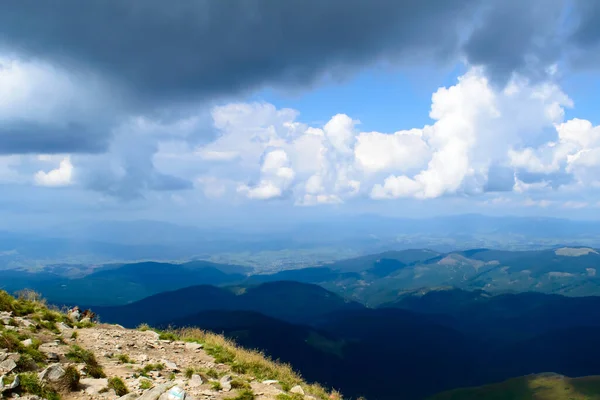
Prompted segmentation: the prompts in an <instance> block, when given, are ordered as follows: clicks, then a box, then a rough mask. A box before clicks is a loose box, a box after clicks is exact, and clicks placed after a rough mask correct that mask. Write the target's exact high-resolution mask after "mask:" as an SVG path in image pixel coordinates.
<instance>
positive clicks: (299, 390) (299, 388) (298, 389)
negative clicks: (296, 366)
mask: <svg viewBox="0 0 600 400" xmlns="http://www.w3.org/2000/svg"><path fill="white" fill-rule="evenodd" d="M290 393H296V394H301V395H303V396H304V389H302V386H300V385H296V386H294V387H293V388H291V389H290Z"/></svg>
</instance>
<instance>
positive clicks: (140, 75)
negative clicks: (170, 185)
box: [0, 0, 478, 97]
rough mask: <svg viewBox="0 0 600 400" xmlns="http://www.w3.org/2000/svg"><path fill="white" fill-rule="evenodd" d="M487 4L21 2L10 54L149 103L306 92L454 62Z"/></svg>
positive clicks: (1, 16)
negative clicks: (87, 73) (403, 68)
mask: <svg viewBox="0 0 600 400" xmlns="http://www.w3.org/2000/svg"><path fill="white" fill-rule="evenodd" d="M477 2H478V0H452V1H450V0H429V1H422V0H404V1H390V0H369V1H364V0H345V1H341V0H318V1H317V0H285V1H272V0H244V1H232V0H198V1H176V2H168V1H164V0H145V1H116V0H88V1H79V0H61V1H56V2H46V1H43V2H40V1H33V0H19V1H7V2H3V3H2V5H1V6H0V27H1V28H0V29H1V32H2V34H1V35H0V45H2V46H4V47H6V48H8V49H10V50H13V51H15V52H17V53H22V54H24V55H26V56H31V57H40V58H43V59H49V60H53V61H54V62H59V63H60V64H61V65H71V66H74V67H84V68H90V69H93V70H96V71H98V72H101V73H103V74H104V75H105V76H107V77H111V78H113V79H115V81H116V82H117V83H119V84H121V85H127V86H130V87H131V88H132V89H133V90H134V91H136V92H138V93H140V94H144V95H147V96H171V95H176V96H183V97H185V96H186V95H190V96H194V95H206V96H208V95H215V94H222V93H225V94H230V93H235V92H239V91H241V90H245V89H249V88H255V87H257V86H259V85H261V84H264V83H283V84H298V85H303V84H307V83H310V82H311V81H312V80H314V79H315V78H317V77H318V76H319V75H320V74H321V73H322V72H323V71H324V70H326V69H327V68H328V67H333V66H339V65H344V66H348V67H352V66H359V65H364V64H369V63H372V62H374V61H376V60H377V59H379V58H380V57H389V58H395V59H398V58H399V57H407V56H412V55H415V56H417V55H424V56H427V57H434V58H437V57H442V58H443V57H448V56H453V55H455V53H456V50H457V48H458V45H459V38H458V33H459V30H460V26H463V25H464V24H465V23H466V21H467V18H468V17H469V16H470V15H471V12H472V9H473V8H474V7H473V6H474V5H476V4H477Z"/></svg>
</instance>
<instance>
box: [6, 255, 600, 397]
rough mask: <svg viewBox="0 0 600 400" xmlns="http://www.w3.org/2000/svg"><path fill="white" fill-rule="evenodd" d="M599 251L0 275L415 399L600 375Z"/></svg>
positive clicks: (356, 386) (116, 316)
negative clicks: (263, 268) (540, 377)
mask: <svg viewBox="0 0 600 400" xmlns="http://www.w3.org/2000/svg"><path fill="white" fill-rule="evenodd" d="M599 261H600V255H599V254H598V252H597V251H596V250H594V249H591V248H585V247H564V246H563V247H557V248H554V249H548V250H535V251H507V250H489V249H474V250H466V251H455V252H450V253H440V252H437V251H434V250H429V249H411V250H399V251H387V252H384V253H378V254H373V255H367V256H360V257H357V258H350V259H346V260H339V261H335V262H331V263H328V264H325V265H322V266H312V267H308V268H300V269H293V270H284V271H279V272H276V273H273V274H264V273H261V274H256V273H255V271H254V270H253V269H252V268H250V267H248V266H242V265H231V264H219V263H214V262H206V261H192V262H186V263H180V264H176V263H157V262H143V263H132V264H112V265H104V266H102V267H101V268H98V269H96V270H95V271H93V272H91V273H89V274H86V275H84V276H76V277H68V276H65V275H64V274H61V273H60V272H58V273H57V272H54V273H53V272H49V271H47V272H38V273H33V272H30V271H23V270H9V271H0V282H2V284H1V286H2V288H3V289H6V290H8V291H9V292H14V291H17V290H19V289H22V288H25V287H28V288H32V289H34V290H37V291H39V292H41V293H42V294H43V295H44V296H45V297H46V298H47V299H48V301H50V302H51V303H53V304H57V305H74V304H77V305H80V306H82V307H90V308H91V309H93V310H94V312H96V313H97V314H98V315H99V317H100V319H101V321H104V322H107V323H117V324H120V325H122V326H124V327H128V328H135V327H137V326H139V325H141V324H149V325H151V326H154V327H157V328H162V329H165V328H187V327H199V328H202V329H206V330H209V331H212V332H215V333H219V334H223V335H225V336H226V337H228V338H231V339H232V340H235V342H236V343H238V344H240V345H241V346H244V347H246V348H251V349H260V350H261V351H263V352H264V353H265V354H266V355H268V356H269V357H271V358H273V359H278V360H281V361H283V362H286V363H289V364H291V365H292V366H293V367H294V368H295V369H297V370H298V371H299V372H300V373H301V374H302V376H303V377H305V378H306V379H307V380H308V381H311V382H320V383H321V384H323V385H326V386H327V387H330V388H334V389H337V390H340V391H342V392H343V393H344V394H346V395H347V396H350V397H351V398H357V397H359V396H364V397H366V398H368V399H369V398H370V399H382V400H388V399H389V400H391V399H394V398H396V394H395V393H396V392H395V390H396V388H397V387H398V385H401V387H402V393H403V398H405V399H409V400H411V399H415V400H418V399H424V398H426V397H428V396H433V395H436V394H437V393H440V392H445V391H449V390H453V389H457V388H464V387H475V386H481V385H488V384H495V383H498V382H502V381H505V380H507V379H513V378H515V377H519V376H523V375H530V374H540V373H549V372H552V373H556V374H561V375H564V376H572V377H580V376H588V375H595V374H600V368H599V367H598V364H597V362H596V360H597V359H599V358H600V352H599V351H600V350H598V348H597V346H595V342H596V340H597V339H596V338H597V337H598V335H600V296H598V295H599V294H600V292H598V285H599V284H600V281H598V280H597V279H598V278H596V276H595V273H594V272H595V268H596V267H597V266H599V265H600V263H599ZM550 349H551V350H550ZM565 379H566V378H565ZM486 390H487V389H486ZM449 393H450V394H449V395H452V394H451V393H453V392H449ZM461 393H462V392H461ZM476 393H478V392H476ZM442 398H446V397H442ZM450 398H452V397H450ZM459 398H460V397H459Z"/></svg>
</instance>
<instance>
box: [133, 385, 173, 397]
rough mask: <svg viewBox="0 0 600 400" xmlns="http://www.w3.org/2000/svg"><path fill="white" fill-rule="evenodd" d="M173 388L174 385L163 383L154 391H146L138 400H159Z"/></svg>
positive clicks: (153, 389) (154, 388)
mask: <svg viewBox="0 0 600 400" xmlns="http://www.w3.org/2000/svg"><path fill="white" fill-rule="evenodd" d="M172 386H173V384H172V383H163V384H162V385H158V386H155V387H153V388H152V389H149V390H146V391H145V392H144V394H142V395H141V396H140V397H139V398H138V400H157V399H158V398H159V397H160V395H161V394H163V393H164V392H166V391H167V390H169V388H171V387H172Z"/></svg>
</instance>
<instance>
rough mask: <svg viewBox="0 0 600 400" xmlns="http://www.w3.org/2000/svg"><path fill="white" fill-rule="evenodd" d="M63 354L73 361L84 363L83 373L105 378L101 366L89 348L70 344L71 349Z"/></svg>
mask: <svg viewBox="0 0 600 400" xmlns="http://www.w3.org/2000/svg"><path fill="white" fill-rule="evenodd" d="M65 356H66V357H67V358H68V359H69V360H71V361H74V362H78V363H84V364H85V369H84V371H85V373H86V374H88V375H89V376H91V377H92V378H106V374H105V373H104V370H103V369H102V366H101V365H100V364H99V363H98V361H97V360H96V356H95V355H94V353H92V352H91V351H89V350H85V349H83V348H81V347H79V346H77V345H75V346H71V350H70V351H69V352H68V353H67V354H65Z"/></svg>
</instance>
